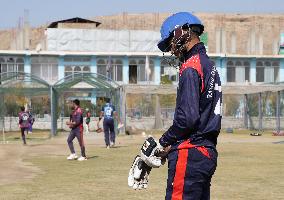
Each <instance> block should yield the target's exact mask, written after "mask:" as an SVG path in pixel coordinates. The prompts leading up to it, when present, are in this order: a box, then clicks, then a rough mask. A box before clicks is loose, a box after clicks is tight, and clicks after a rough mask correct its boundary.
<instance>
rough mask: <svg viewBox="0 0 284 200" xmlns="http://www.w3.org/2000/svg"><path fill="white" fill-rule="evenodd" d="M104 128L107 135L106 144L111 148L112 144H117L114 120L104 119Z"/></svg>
mask: <svg viewBox="0 0 284 200" xmlns="http://www.w3.org/2000/svg"><path fill="white" fill-rule="evenodd" d="M103 126H104V134H105V143H106V145H107V146H109V145H110V142H112V143H115V132H114V120H113V119H108V118H104V124H103Z"/></svg>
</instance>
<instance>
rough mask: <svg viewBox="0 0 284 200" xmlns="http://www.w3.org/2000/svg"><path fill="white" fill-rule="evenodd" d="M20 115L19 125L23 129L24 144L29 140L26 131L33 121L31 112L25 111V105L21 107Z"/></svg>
mask: <svg viewBox="0 0 284 200" xmlns="http://www.w3.org/2000/svg"><path fill="white" fill-rule="evenodd" d="M18 116H19V127H20V129H21V136H22V140H23V144H24V145H26V144H27V142H26V135H25V131H26V130H28V128H29V124H30V122H31V121H30V117H29V113H28V112H26V111H25V107H24V106H22V107H21V111H20V113H19V115H18Z"/></svg>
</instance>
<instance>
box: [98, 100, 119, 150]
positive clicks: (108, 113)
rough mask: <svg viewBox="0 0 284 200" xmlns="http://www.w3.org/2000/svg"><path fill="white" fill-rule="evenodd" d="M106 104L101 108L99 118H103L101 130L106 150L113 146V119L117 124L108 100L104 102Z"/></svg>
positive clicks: (115, 115)
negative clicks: (102, 130)
mask: <svg viewBox="0 0 284 200" xmlns="http://www.w3.org/2000/svg"><path fill="white" fill-rule="evenodd" d="M106 102H107V103H106V104H105V105H104V106H103V107H102V110H101V114H100V118H101V119H102V117H103V120H104V121H103V129H104V136H105V144H106V148H108V149H109V148H110V147H113V146H114V145H115V131H114V117H115V118H116V120H117V121H118V122H119V118H118V115H117V112H116V110H115V107H114V106H113V105H112V104H111V103H110V99H107V100H106Z"/></svg>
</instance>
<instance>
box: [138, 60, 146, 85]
mask: <svg viewBox="0 0 284 200" xmlns="http://www.w3.org/2000/svg"><path fill="white" fill-rule="evenodd" d="M137 68H138V77H139V79H138V81H146V71H145V59H143V60H139V61H138V66H137Z"/></svg>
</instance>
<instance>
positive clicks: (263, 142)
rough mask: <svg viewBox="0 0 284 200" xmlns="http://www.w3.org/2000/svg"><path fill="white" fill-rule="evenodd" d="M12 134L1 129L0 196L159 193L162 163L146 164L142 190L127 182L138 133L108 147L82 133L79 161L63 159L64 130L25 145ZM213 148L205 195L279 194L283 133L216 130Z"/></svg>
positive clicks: (283, 190) (116, 197)
mask: <svg viewBox="0 0 284 200" xmlns="http://www.w3.org/2000/svg"><path fill="white" fill-rule="evenodd" d="M17 134H19V133H11V134H10V133H9V134H7V136H6V137H7V138H8V139H9V143H8V144H1V145H0V148H1V151H0V168H1V172H0V199H1V200H2V199H5V200H6V199H8V200H9V199H15V200H18V199H56V200H62V199H64V200H65V199H66V200H67V199H73V200H77V199H98V200H100V199H102V200H104V199H113V200H120V199H121V200H130V199H141V200H142V199H143V200H144V199H153V200H154V199H155V200H156V199H164V195H165V183H166V176H167V166H166V165H165V166H163V167H162V168H160V169H154V170H152V173H151V177H150V183H149V188H148V189H147V190H143V191H133V190H132V189H130V188H128V186H127V175H128V170H129V167H130V164H131V162H132V159H133V157H134V156H135V155H136V154H137V152H138V149H139V147H140V146H141V144H142V142H143V141H144V138H143V137H141V136H140V135H139V136H138V135H137V136H119V137H118V138H117V143H118V144H117V147H116V148H112V149H109V150H108V149H106V148H104V145H103V137H102V135H94V134H90V135H86V138H85V139H86V149H87V155H88V156H89V157H90V158H89V160H87V161H84V162H79V161H67V160H66V156H67V155H68V154H69V151H68V147H67V144H66V137H67V134H66V133H62V134H60V135H59V136H57V137H54V138H51V139H49V138H48V133H46V132H41V133H33V134H32V135H29V136H28V137H29V139H28V145H27V146H23V145H21V143H20V142H21V141H20V140H19V138H18V136H17ZM157 137H158V136H157ZM75 148H76V149H77V150H78V144H77V142H76V143H75ZM218 151H219V160H218V168H217V171H216V173H215V176H214V178H213V181H212V187H211V193H212V195H211V199H218V200H220V199H221V200H223V199H224V200H230V199H232V200H237V199H245V200H256V199H257V200H258V199H263V200H267V199H279V200H280V199H284V137H275V136H271V133H264V134H263V136H260V137H252V136H249V134H248V132H247V131H239V133H236V134H235V133H234V134H226V133H222V134H221V135H220V138H219V144H218Z"/></svg>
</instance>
